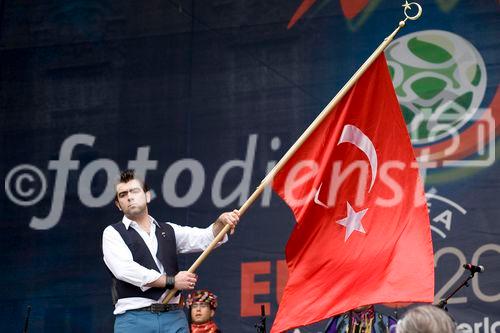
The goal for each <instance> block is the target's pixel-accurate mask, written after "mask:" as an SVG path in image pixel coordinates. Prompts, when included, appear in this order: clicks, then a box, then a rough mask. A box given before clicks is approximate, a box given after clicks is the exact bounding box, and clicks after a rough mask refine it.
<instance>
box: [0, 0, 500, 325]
mask: <svg viewBox="0 0 500 333" xmlns="http://www.w3.org/2000/svg"><path fill="white" fill-rule="evenodd" d="M418 2H419V4H420V5H421V6H422V8H423V15H422V17H421V18H420V19H418V20H416V21H408V22H407V25H406V26H405V27H404V28H403V29H402V30H401V31H400V32H399V34H398V35H397V36H396V38H395V39H394V41H393V42H392V43H391V44H390V45H389V47H388V48H387V49H386V50H385V56H386V59H387V63H388V67H389V70H390V73H391V77H392V81H393V84H394V88H395V91H396V94H397V97H398V100H399V103H400V106H401V111H402V113H403V115H404V117H405V120H406V123H407V127H408V132H409V134H410V137H411V140H412V143H413V146H414V149H415V154H416V157H417V160H418V161H419V168H420V173H421V175H422V179H423V180H424V182H425V192H426V197H427V200H428V207H429V214H430V227H431V230H432V236H433V242H434V244H433V245H434V253H435V257H434V259H435V268H436V288H435V301H436V302H439V300H440V299H442V298H444V297H446V296H447V295H449V294H450V293H451V292H452V291H453V290H454V288H455V287H456V286H458V285H459V284H460V282H461V281H463V279H465V278H466V276H467V272H466V271H465V270H464V269H463V268H462V265H464V264H466V263H471V264H473V265H482V266H484V267H485V271H484V272H483V273H481V274H478V275H477V276H476V277H474V278H473V279H472V281H471V283H470V286H469V287H468V288H465V289H462V290H460V291H459V292H458V293H457V294H456V295H454V296H453V297H452V298H451V299H450V300H449V302H448V310H449V313H450V314H451V315H452V316H453V318H454V319H455V320H456V322H457V323H458V324H459V328H460V329H462V332H471V333H472V332H474V333H494V332H500V283H499V281H500V279H499V277H500V224H499V223H498V222H499V220H500V203H499V200H498V198H499V197H500V165H499V162H498V161H497V160H496V154H497V152H498V151H499V147H500V140H499V135H500V127H499V124H500V89H499V79H500V70H499V68H500V4H499V2H498V1H496V0H484V1H477V0H447V1H445V0H422V1H418ZM0 4H1V5H0V50H1V51H0V52H1V53H0V55H1V56H0V59H1V61H0V82H1V83H0V120H1V121H0V128H1V135H0V145H1V151H2V163H0V176H1V179H2V182H3V186H4V190H3V191H1V192H0V212H1V224H0V228H1V232H0V254H1V259H0V263H1V272H2V274H1V276H0V285H1V289H2V297H1V299H0V307H1V308H2V312H1V314H0V321H1V326H2V327H3V329H2V331H4V332H20V331H21V330H23V328H24V325H25V320H26V317H27V314H28V307H29V306H31V312H30V314H29V331H30V332H73V333H74V332H112V331H113V323H114V316H113V304H112V300H111V279H110V276H109V274H108V272H107V271H106V267H105V265H104V262H103V255H102V249H101V240H102V232H103V230H104V228H105V227H106V226H108V225H110V224H113V223H116V222H118V221H119V220H120V219H121V218H122V215H121V213H120V211H119V210H118V209H117V208H116V206H115V205H114V202H113V201H114V196H115V183H116V177H117V175H118V174H119V170H122V169H125V168H133V169H136V170H137V172H138V173H139V174H140V175H143V176H144V177H145V179H146V182H147V183H148V184H149V185H150V187H151V188H152V197H153V200H152V201H151V203H150V206H149V211H150V214H151V215H152V216H153V217H155V218H156V219H157V220H158V221H164V222H167V221H169V222H174V223H177V224H181V225H189V226H197V227H206V226H208V225H209V224H210V223H211V222H213V221H214V220H215V219H216V218H217V216H219V214H220V213H221V212H223V211H227V210H232V209H237V208H239V207H240V206H241V205H242V204H243V203H244V202H245V201H246V199H247V198H248V197H249V196H250V195H251V193H252V192H253V191H254V189H255V188H256V187H257V186H258V185H259V183H260V182H261V180H262V179H263V178H264V176H265V175H266V174H267V173H268V172H269V170H271V169H272V167H273V166H274V165H275V164H276V163H277V161H278V160H279V159H280V158H281V157H282V156H283V155H284V153H285V152H286V151H287V149H288V148H289V147H290V146H291V145H292V144H293V143H294V142H295V140H296V139H297V138H298V137H299V136H300V134H301V133H302V132H303V131H304V130H305V129H306V128H307V126H308V125H309V124H310V123H311V122H312V120H314V118H315V117H316V116H317V115H318V114H319V112H321V110H323V108H324V107H325V106H326V105H327V104H328V102H329V101H330V100H331V99H332V98H333V97H334V96H335V94H336V93H337V92H338V91H339V90H340V88H341V87H342V86H343V85H344V83H345V82H347V80H348V79H349V78H350V77H351V76H352V75H353V73H354V72H355V71H356V70H357V68H358V67H359V66H360V65H361V64H362V63H363V62H364V61H365V59H366V58H368V56H369V55H370V54H371V53H372V52H373V51H374V50H375V48H376V47H377V46H378V45H379V44H380V43H381V42H382V41H383V39H384V38H385V37H386V36H388V35H389V34H390V33H391V32H392V31H393V30H394V29H395V28H396V27H397V25H398V23H399V21H400V20H402V19H403V18H404V14H403V8H402V7H401V5H402V4H403V1H394V0H391V1H388V0H364V1H350V0H349V1H348V0H318V1H315V0H312V1H309V0H289V1H274V0H267V1H264V0H260V1H259V0H213V1H194V0H191V1H187V0H168V1H115V0H105V1H93V0H85V1H83V0H64V1H63V0H53V1H35V2H27V1H2V2H0ZM294 224H295V220H294V218H293V214H292V213H291V211H290V210H289V208H288V206H286V205H285V203H284V202H283V201H282V200H281V199H280V198H279V197H278V196H277V195H275V194H274V193H273V192H272V191H271V189H270V188H268V189H265V190H264V192H263V193H262V195H261V196H260V197H259V198H258V199H257V200H256V202H255V203H254V204H253V205H252V206H251V208H250V209H249V210H248V212H247V213H246V214H245V215H244V216H243V218H242V219H241V222H240V225H239V226H238V228H237V231H236V233H235V234H234V235H233V236H231V237H230V240H229V242H228V243H227V244H224V245H223V246H221V247H220V248H217V249H216V250H215V251H214V252H213V253H212V254H211V255H210V256H209V257H208V259H207V260H206V261H205V262H204V263H203V264H202V265H201V267H200V268H199V270H198V271H197V273H198V274H199V282H198V285H197V287H199V288H203V289H209V290H211V291H213V292H214V293H215V294H217V295H218V297H219V307H218V309H217V312H216V316H215V321H216V322H217V323H218V325H219V327H220V328H221V329H222V331H223V332H256V328H255V327H254V325H255V324H256V323H258V322H259V319H260V308H261V305H264V306H265V309H266V313H267V314H268V318H267V324H268V328H269V327H270V326H271V323H272V321H273V319H274V316H275V314H276V312H277V309H278V304H279V300H280V297H281V295H282V293H283V289H284V286H285V284H286V280H287V266H286V262H285V254H284V249H285V245H286V242H287V240H288V237H289V235H290V232H291V230H292V228H293V226H294ZM179 258H180V265H181V268H182V269H187V268H188V267H189V266H190V265H191V264H192V263H193V262H194V260H196V258H197V255H195V254H189V255H181V256H180V257H179ZM332 283H334V281H332ZM379 309H380V311H383V312H385V313H387V314H390V315H393V316H398V317H400V316H401V315H402V314H403V313H404V311H405V309H404V308H401V309H391V308H384V307H380V308H379ZM324 326H325V322H321V323H317V324H315V325H311V326H308V327H301V328H298V329H295V330H294V331H293V332H294V333H298V332H303V333H305V332H310V333H313V332H314V333H316V332H322V331H323V329H324Z"/></svg>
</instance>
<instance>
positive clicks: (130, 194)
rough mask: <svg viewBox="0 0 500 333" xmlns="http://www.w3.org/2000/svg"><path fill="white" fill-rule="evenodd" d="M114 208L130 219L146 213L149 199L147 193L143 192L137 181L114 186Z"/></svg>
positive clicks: (133, 180)
mask: <svg viewBox="0 0 500 333" xmlns="http://www.w3.org/2000/svg"><path fill="white" fill-rule="evenodd" d="M116 197H117V200H118V201H117V202H116V206H118V208H119V209H120V210H122V211H123V213H124V214H125V216H127V217H128V218H132V217H135V216H140V215H142V214H144V213H147V204H148V203H149V201H150V199H151V195H150V193H149V192H144V190H143V188H142V184H141V182H140V181H138V180H137V179H132V180H131V181H129V182H127V183H118V185H116Z"/></svg>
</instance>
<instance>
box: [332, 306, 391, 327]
mask: <svg viewBox="0 0 500 333" xmlns="http://www.w3.org/2000/svg"><path fill="white" fill-rule="evenodd" d="M395 326H396V319H395V318H393V317H391V316H387V315H385V314H382V313H379V312H377V311H375V309H374V307H373V305H368V306H362V307H359V308H356V309H354V310H351V311H348V312H346V313H344V314H341V315H338V316H336V317H333V318H332V319H330V321H329V322H328V324H327V327H326V330H325V333H389V332H392V331H393V330H394V329H393V328H395Z"/></svg>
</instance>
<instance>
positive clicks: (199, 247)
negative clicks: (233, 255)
mask: <svg viewBox="0 0 500 333" xmlns="http://www.w3.org/2000/svg"><path fill="white" fill-rule="evenodd" d="M168 224H169V225H171V226H172V228H173V229H174V233H175V241H176V243H177V244H176V245H177V252H178V253H192V252H201V251H204V250H205V249H206V248H207V247H208V245H210V243H211V242H212V241H213V240H214V239H215V237H214V234H213V231H212V224H211V225H209V226H208V227H207V228H196V227H186V226H180V225H177V224H174V223H170V222H168ZM227 240H228V237H227V234H226V235H224V238H223V239H222V241H220V242H219V243H218V244H217V246H219V245H221V244H223V243H225V242H227Z"/></svg>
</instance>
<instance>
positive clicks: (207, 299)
mask: <svg viewBox="0 0 500 333" xmlns="http://www.w3.org/2000/svg"><path fill="white" fill-rule="evenodd" d="M196 302H203V303H208V304H209V305H210V307H211V308H212V309H214V310H215V309H216V308H217V296H215V294H214V293H211V292H210V291H208V290H196V291H193V292H192V293H190V294H189V295H188V297H187V300H186V306H187V307H191V306H192V305H193V303H196Z"/></svg>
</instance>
